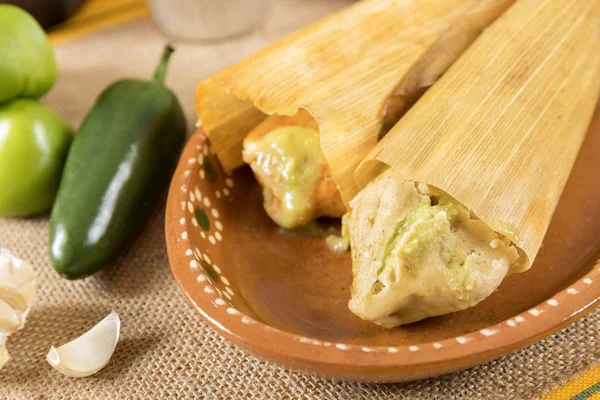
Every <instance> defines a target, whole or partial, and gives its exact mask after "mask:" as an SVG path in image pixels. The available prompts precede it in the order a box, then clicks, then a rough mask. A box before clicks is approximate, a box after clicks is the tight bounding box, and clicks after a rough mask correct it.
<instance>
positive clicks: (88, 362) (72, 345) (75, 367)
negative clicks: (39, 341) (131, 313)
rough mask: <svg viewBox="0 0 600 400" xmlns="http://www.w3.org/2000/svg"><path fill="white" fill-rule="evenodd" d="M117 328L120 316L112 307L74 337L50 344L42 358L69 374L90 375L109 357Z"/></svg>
mask: <svg viewBox="0 0 600 400" xmlns="http://www.w3.org/2000/svg"><path fill="white" fill-rule="evenodd" d="M120 330H121V320H120V318H119V315H118V314H117V313H116V312H114V311H113V312H111V313H110V314H109V315H108V316H107V317H106V318H104V319H103V320H102V321H100V322H99V323H98V324H97V325H96V326H94V327H93V328H92V329H90V330H89V331H87V332H86V333H84V334H83V335H81V336H80V337H78V338H77V339H74V340H72V341H70V342H69V343H67V344H64V345H62V346H60V347H58V348H56V347H54V346H52V347H51V348H50V351H49V352H48V355H47V356H46V360H47V361H48V363H50V365H52V367H54V369H56V370H57V371H58V372H60V373H61V374H63V375H66V376H69V377H72V378H83V377H86V376H90V375H93V374H95V373H96V372H98V371H100V370H101V369H102V368H104V367H105V366H106V365H107V364H108V362H109V361H110V358H111V357H112V355H113V353H114V351H115V347H116V346H117V342H118V341H119V333H120Z"/></svg>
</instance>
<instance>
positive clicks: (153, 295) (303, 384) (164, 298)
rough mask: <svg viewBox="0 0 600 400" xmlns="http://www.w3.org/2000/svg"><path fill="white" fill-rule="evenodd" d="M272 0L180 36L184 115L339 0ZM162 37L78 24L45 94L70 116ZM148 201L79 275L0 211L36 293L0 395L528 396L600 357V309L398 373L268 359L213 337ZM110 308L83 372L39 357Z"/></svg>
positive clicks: (40, 229)
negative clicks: (239, 26)
mask: <svg viewBox="0 0 600 400" xmlns="http://www.w3.org/2000/svg"><path fill="white" fill-rule="evenodd" d="M347 3H348V1H346V0H327V1H325V0H323V1H321V0H286V1H277V2H276V4H275V5H274V7H273V8H272V11H271V13H270V17H269V19H268V20H267V22H266V24H265V25H264V26H263V27H262V28H260V29H259V30H257V31H255V32H254V33H252V34H250V35H247V36H244V37H240V38H237V39H235V40H230V41H227V42H224V43H220V44H213V45H207V44H204V45H200V44H189V43H186V44H180V45H179V46H178V50H177V52H176V53H175V55H174V58H173V60H172V63H171V65H170V70H169V74H168V85H169V86H170V87H172V88H173V89H174V90H175V92H176V93H177V94H178V96H179V98H180V100H181V102H182V104H183V105H184V108H185V110H186V112H187V115H188V122H189V124H190V130H191V127H192V125H193V123H194V122H195V117H194V112H193V108H192V106H193V97H194V90H195V85H196V83H197V82H198V81H199V80H200V79H201V78H203V77H205V76H207V75H209V74H211V73H213V72H215V71H217V70H218V69H220V68H222V67H223V66H225V65H227V64H229V63H231V62H233V61H236V60H238V59H240V58H242V57H245V56H247V55H249V54H251V53H252V52H254V51H256V50H257V49H259V48H261V47H262V46H264V44H265V43H267V42H270V41H273V40H274V39H276V38H278V37H280V36H282V35H284V34H285V33H287V32H289V31H291V30H294V29H296V28H297V27H299V26H302V25H305V24H307V23H308V22H310V21H311V20H313V19H315V18H317V17H319V16H321V15H323V14H325V13H327V12H329V11H331V10H332V9H335V8H338V7H341V6H343V5H345V4H347ZM165 40H166V39H165V38H164V37H163V36H161V34H160V33H159V32H158V31H157V30H156V28H155V27H154V25H153V24H152V22H150V21H145V20H144V21H138V22H135V23H132V24H130V25H127V26H122V27H119V28H116V29H113V30H111V31H105V32H102V33H99V34H95V35H93V36H89V37H84V38H81V39H78V40H75V41H72V42H69V43H67V44H65V45H62V46H59V47H58V48H57V49H56V54H57V57H58V64H59V69H60V79H59V81H58V83H57V85H56V87H55V88H54V90H53V91H52V92H51V94H50V95H48V96H47V98H46V99H45V101H46V102H47V103H48V104H50V105H51V106H52V107H53V108H55V109H56V110H58V111H59V112H60V113H62V115H64V116H65V117H66V118H67V119H68V120H69V121H70V122H71V123H72V124H73V125H74V126H78V125H79V123H80V122H81V120H82V118H83V116H84V115H85V113H86V111H87V110H88V109H89V108H90V106H91V104H92V102H93V100H94V98H95V97H96V95H97V94H98V93H99V92H100V91H101V90H102V89H103V88H104V87H105V86H106V85H107V84H109V83H110V82H112V81H114V80H116V79H118V78H120V77H123V76H140V77H149V76H150V75H151V73H152V71H153V69H154V66H155V63H156V60H157V57H158V55H159V54H160V52H161V48H162V46H163V44H164V43H165ZM0 190H1V189H0ZM163 216H164V214H163V212H158V213H157V215H155V217H154V218H153V221H152V222H151V224H150V225H149V226H148V228H147V229H146V231H145V232H144V234H143V236H142V237H141V238H140V240H138V241H137V243H136V245H135V246H134V247H133V248H132V249H131V251H129V253H128V254H127V255H126V256H124V257H123V258H122V259H120V260H119V261H118V262H117V263H116V264H115V265H113V266H110V267H108V268H106V269H105V270H104V271H102V272H100V273H99V274H97V275H96V276H94V277H92V278H90V279H86V280H84V281H77V282H68V281H65V280H62V279H60V278H59V277H58V276H57V274H55V273H54V271H53V270H52V268H51V267H50V265H49V261H48V257H47V252H48V243H47V242H48V239H47V236H48V223H47V220H46V218H35V219H0V246H2V247H8V248H10V249H12V250H13V252H14V253H15V254H16V255H18V256H19V257H22V258H24V259H26V260H28V261H29V262H31V263H33V264H34V265H35V266H36V271H37V274H38V279H39V282H40V290H39V297H38V300H37V303H36V304H35V307H34V308H33V310H32V312H31V314H30V316H29V319H28V322H27V326H26V328H25V330H23V331H20V332H18V333H17V334H15V335H14V336H13V337H11V338H10V340H9V341H8V345H9V349H10V352H11V355H12V356H13V360H12V361H11V362H10V363H9V364H8V365H7V366H6V367H5V368H4V369H3V370H2V371H1V372H0V397H2V398H7V399H25V398H27V399H34V398H35V399H55V398H56V399H76V398H86V399H87V398H98V399H108V398H118V399H126V398H127V399H133V398H136V399H137V398H140V399H142V398H146V399H148V398H168V399H192V398H199V399H203V398H206V399H241V398H256V399H259V398H261V399H262V398H275V399H284V398H289V399H301V398H307V399H338V398H346V399H372V398H382V399H389V398H396V399H533V398H539V397H540V396H541V395H543V394H544V393H546V392H548V391H549V390H551V389H552V388H553V387H556V386H558V385H559V384H560V383H562V382H565V381H566V380H568V379H570V378H572V377H573V376H574V375H576V374H578V373H580V372H582V371H584V370H586V369H588V368H589V367H590V366H591V365H592V364H594V363H595V360H598V359H599V357H600V343H599V341H598V336H599V334H600V312H594V313H592V314H590V315H589V316H588V317H587V318H584V319H582V320H580V321H579V322H577V323H575V324H573V325H571V326H570V327H568V328H567V329H564V330H563V331H561V332H560V333H558V334H556V335H553V336H552V337H549V338H547V339H545V340H543V341H541V342H539V343H537V344H535V345H532V346H529V347H527V348H525V349H523V350H520V351H517V352H515V353H513V354H511V355H509V356H507V357H504V358H502V359H500V360H498V361H493V362H490V363H488V364H485V365H481V366H479V367H475V368H472V369H470V370H466V371H462V372H458V373H455V374H452V375H447V376H443V377H440V378H436V379H430V380H425V381H420V382H414V383H408V384H394V385H366V384H355V383H345V382H338V383H336V382H332V381H329V380H326V379H321V378H314V377H311V376H307V375H302V374H299V373H293V372H288V371H285V370H283V369H281V368H279V367H277V366H273V365H270V364H267V363H265V362H263V361H261V360H258V359H256V358H254V357H253V356H251V355H249V354H246V353H245V352H244V351H242V350H241V349H239V348H237V347H236V346H234V345H232V344H230V343H229V342H227V341H226V340H224V339H222V338H221V337H220V336H218V335H217V334H216V333H215V332H213V331H212V329H210V328H209V327H208V326H207V325H205V324H204V323H203V322H202V320H201V319H200V317H199V316H198V315H196V313H195V312H194V311H193V310H192V308H191V307H190V306H189V305H188V304H187V303H186V301H185V300H184V298H183V295H182V294H181V293H180V291H179V289H178V287H177V285H176V284H175V281H174V279H173V277H172V276H171V271H170V269H169V264H168V260H167V254H166V250H165V243H164V233H163V227H164V226H163ZM111 309H114V310H116V311H118V313H119V314H120V316H121V319H122V330H121V341H120V343H119V345H118V347H117V349H116V352H115V354H114V357H113V359H112V361H111V363H110V364H109V365H108V366H107V367H106V368H105V369H104V370H103V371H101V372H100V373H98V374H97V375H95V376H93V377H91V378H87V379H79V380H75V379H69V378H65V377H63V376H61V375H59V374H58V373H57V372H56V371H54V370H53V369H52V368H51V367H50V366H49V365H48V364H47V363H46V361H45V354H46V352H47V351H48V349H49V347H50V345H51V344H54V345H56V344H62V343H64V342H65V341H67V340H69V339H71V338H73V337H74V336H76V335H78V334H80V333H82V332H83V331H84V330H85V329H87V328H88V327H91V326H92V325H93V324H95V323H96V322H97V321H99V320H100V319H101V318H103V317H104V316H105V315H106V314H108V313H109V312H110V310H111Z"/></svg>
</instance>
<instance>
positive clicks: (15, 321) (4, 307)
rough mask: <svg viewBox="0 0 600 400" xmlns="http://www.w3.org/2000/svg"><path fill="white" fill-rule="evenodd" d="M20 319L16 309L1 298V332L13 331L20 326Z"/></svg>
mask: <svg viewBox="0 0 600 400" xmlns="http://www.w3.org/2000/svg"><path fill="white" fill-rule="evenodd" d="M19 325H20V319H19V316H18V315H17V313H16V312H15V310H14V309H13V308H12V307H11V306H10V305H9V304H8V303H7V302H5V301H2V300H0V332H3V333H12V332H14V331H16V330H17V329H18V328H19Z"/></svg>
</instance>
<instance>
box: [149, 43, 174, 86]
mask: <svg viewBox="0 0 600 400" xmlns="http://www.w3.org/2000/svg"><path fill="white" fill-rule="evenodd" d="M174 51H175V49H174V48H173V46H171V45H170V44H167V45H166V46H165V49H164V50H163V53H162V56H160V62H159V63H158V67H156V71H154V80H155V81H156V82H158V83H164V82H165V75H166V74H167V64H168V63H169V58H171V54H172V53H173V52H174Z"/></svg>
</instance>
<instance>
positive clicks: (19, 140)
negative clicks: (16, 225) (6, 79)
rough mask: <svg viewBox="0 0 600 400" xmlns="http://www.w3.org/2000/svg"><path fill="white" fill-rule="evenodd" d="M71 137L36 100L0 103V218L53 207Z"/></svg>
mask: <svg viewBox="0 0 600 400" xmlns="http://www.w3.org/2000/svg"><path fill="white" fill-rule="evenodd" d="M72 136H73V135H72V131H71V129H70V128H69V127H68V126H67V124H66V123H65V122H64V121H63V119H62V118H61V117H60V116H59V115H58V114H56V113H55V112H54V111H52V110H51V109H49V108H48V107H46V106H45V105H43V104H41V103H39V102H38V101H36V100H33V99H16V100H13V101H9V102H5V103H0V216H5V217H13V216H25V215H32V214H36V213H40V212H42V211H45V210H47V209H49V208H50V207H51V206H52V202H53V201H54V197H55V196H56V191H57V189H58V185H59V182H60V177H61V173H62V169H63V165H64V162H65V159H66V157H67V152H68V150H69V145H70V143H71V140H72Z"/></svg>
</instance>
